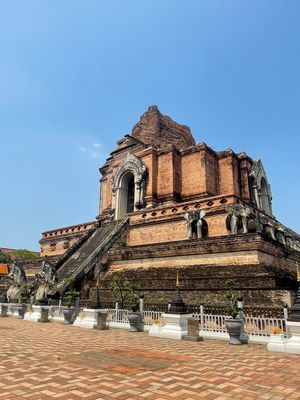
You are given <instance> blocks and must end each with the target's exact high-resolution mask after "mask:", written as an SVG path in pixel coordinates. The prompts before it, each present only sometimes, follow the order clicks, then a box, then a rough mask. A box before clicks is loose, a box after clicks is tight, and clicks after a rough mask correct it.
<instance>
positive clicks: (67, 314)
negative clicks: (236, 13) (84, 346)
mask: <svg viewBox="0 0 300 400" xmlns="http://www.w3.org/2000/svg"><path fill="white" fill-rule="evenodd" d="M63 314H64V324H65V325H70V324H73V322H74V321H75V309H74V308H73V307H68V308H64V310H63Z"/></svg>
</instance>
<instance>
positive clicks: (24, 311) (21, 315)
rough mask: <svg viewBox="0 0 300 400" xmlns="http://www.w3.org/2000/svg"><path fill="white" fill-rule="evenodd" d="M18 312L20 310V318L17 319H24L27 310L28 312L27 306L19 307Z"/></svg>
mask: <svg viewBox="0 0 300 400" xmlns="http://www.w3.org/2000/svg"><path fill="white" fill-rule="evenodd" d="M17 310H18V314H19V315H18V317H17V318H20V319H21V318H22V319H23V318H24V315H25V313H26V310H27V306H26V305H25V306H18V308H17Z"/></svg>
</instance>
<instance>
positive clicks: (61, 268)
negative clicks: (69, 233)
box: [56, 218, 128, 292]
mask: <svg viewBox="0 0 300 400" xmlns="http://www.w3.org/2000/svg"><path fill="white" fill-rule="evenodd" d="M127 225H128V218H125V219H124V220H122V221H111V222H109V223H106V224H104V225H103V226H100V227H98V228H96V229H95V230H94V232H93V233H92V234H91V236H90V237H89V238H88V239H87V240H86V241H84V242H83V244H82V245H81V246H80V247H79V248H77V249H76V250H75V251H74V252H73V253H72V254H71V255H70V256H69V257H68V258H67V259H66V260H64V262H63V263H61V265H58V268H57V275H58V285H57V288H56V291H59V292H63V291H64V290H65V289H67V287H68V285H69V284H70V282H71V281H72V280H75V279H76V278H78V277H79V276H80V275H84V274H87V273H88V272H89V271H90V270H91V269H92V268H93V267H94V266H95V264H96V262H97V261H98V260H99V258H100V257H102V256H103V255H104V254H105V253H106V252H107V251H108V250H109V249H110V248H111V246H112V245H113V244H114V242H115V241H116V240H117V239H118V238H119V236H120V235H121V234H122V233H123V232H124V230H125V229H126V227H127Z"/></svg>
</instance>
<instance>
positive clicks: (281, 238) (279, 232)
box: [275, 225, 286, 244]
mask: <svg viewBox="0 0 300 400" xmlns="http://www.w3.org/2000/svg"><path fill="white" fill-rule="evenodd" d="M275 237H276V240H278V242H279V243H282V244H286V240H285V230H284V229H283V228H282V226H280V225H278V226H277V227H276V234H275Z"/></svg>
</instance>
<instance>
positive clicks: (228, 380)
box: [0, 317, 300, 400]
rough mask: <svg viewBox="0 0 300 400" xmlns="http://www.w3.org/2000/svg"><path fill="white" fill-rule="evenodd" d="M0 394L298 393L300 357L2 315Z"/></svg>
mask: <svg viewBox="0 0 300 400" xmlns="http://www.w3.org/2000/svg"><path fill="white" fill-rule="evenodd" d="M0 338H1V353H0V360H1V363H0V400H2V399H9V400H15V399H35V400H37V399H41V400H50V399H61V400H67V399H74V400H75V399H89V400H92V399H93V400H95V399H99V400H100V399H104V400H106V399H119V400H124V399H146V400H167V399H178V400H183V399H185V400H194V399H203V398H205V399H219V400H221V399H243V400H248V399H249V400H250V399H272V400H279V399H300V356H296V355H287V354H280V353H270V352H268V351H267V349H266V348H265V347H264V346H257V345H244V346H229V345H228V344H227V343H225V342H220V341H212V340H206V341H203V342H198V343H194V342H187V341H174V340H166V339H157V338H150V337H148V335H147V334H146V333H129V332H127V331H125V330H120V329H111V330H108V331H91V330H86V329H81V328H76V327H73V326H64V325H61V324H59V323H49V324H40V323H34V322H30V321H23V320H19V319H17V318H13V317H9V318H1V319H0Z"/></svg>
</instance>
